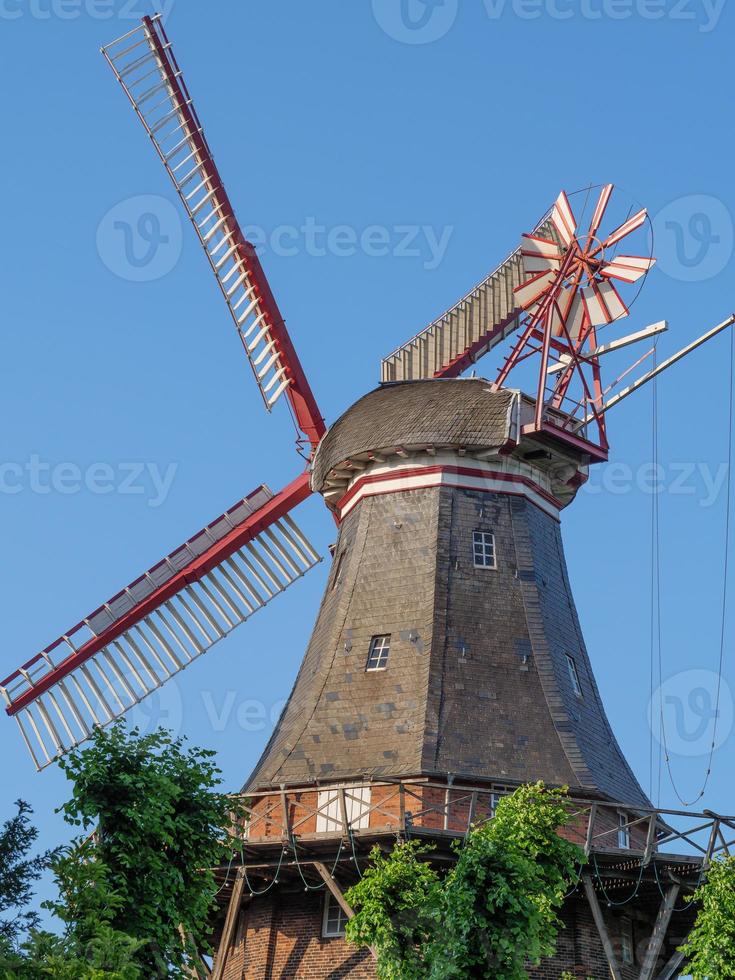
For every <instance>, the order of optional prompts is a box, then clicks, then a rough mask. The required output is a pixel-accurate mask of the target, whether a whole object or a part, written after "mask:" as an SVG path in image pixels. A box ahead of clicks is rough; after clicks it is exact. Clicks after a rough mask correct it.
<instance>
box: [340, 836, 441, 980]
mask: <svg viewBox="0 0 735 980" xmlns="http://www.w3.org/2000/svg"><path fill="white" fill-rule="evenodd" d="M431 850H432V848H431V847H427V846H426V845H422V844H420V843H418V842H417V841H409V842H406V843H402V844H397V845H396V847H395V848H394V849H393V851H391V852H390V853H389V854H387V855H386V854H384V853H383V852H382V851H381V850H380V848H379V847H377V846H376V847H374V848H373V850H372V852H371V855H370V856H371V859H372V863H371V865H370V866H369V867H368V869H367V870H366V871H365V874H364V875H363V877H362V880H361V881H360V882H359V884H357V885H355V886H354V887H353V888H351V889H350V890H349V891H348V892H347V896H346V897H347V901H348V902H350V903H352V904H354V905H355V907H356V908H358V909H359V912H358V914H357V915H356V916H355V917H354V918H353V919H351V920H350V921H349V922H348V923H347V938H348V939H349V940H350V942H353V943H355V944H357V945H358V946H372V947H374V949H375V950H376V951H377V953H378V974H379V976H380V977H381V978H382V980H414V978H415V980H420V978H423V977H426V976H427V969H428V966H427V953H428V950H429V947H430V945H431V941H432V939H433V937H434V935H435V933H436V924H437V921H438V917H439V914H440V908H441V885H440V882H439V876H438V875H437V873H436V872H435V871H434V869H433V868H432V867H431V865H429V864H428V863H426V862H425V861H423V860H421V858H422V856H423V855H426V854H428V853H429V852H430V851H431Z"/></svg>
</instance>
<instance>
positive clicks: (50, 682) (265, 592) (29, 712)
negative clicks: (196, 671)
mask: <svg viewBox="0 0 735 980" xmlns="http://www.w3.org/2000/svg"><path fill="white" fill-rule="evenodd" d="M310 492H311V491H310V489H309V480H308V474H307V473H304V474H303V475H302V476H300V477H299V478H298V479H297V480H295V481H294V482H293V483H291V484H290V485H289V486H287V487H286V488H285V489H284V490H282V491H281V492H280V493H279V494H276V495H275V496H274V495H273V494H272V493H271V491H270V490H269V489H268V488H267V487H265V486H261V487H259V488H258V489H257V490H255V491H254V492H253V493H252V494H250V495H249V496H248V497H246V498H245V499H244V500H241V501H239V503H237V504H236V505H235V506H234V507H232V508H231V509H230V510H228V511H227V512H226V513H225V514H222V515H221V516H220V517H218V518H217V520H216V521H214V522H213V523H212V524H209V525H207V527H205V528H203V529H202V530H201V531H199V533H198V534H196V535H194V537H193V538H190V539H189V540H188V541H187V542H186V543H185V544H183V545H181V547H180V548H177V549H176V551H174V552H172V553H171V554H170V555H168V556H167V557H166V558H164V559H163V560H162V561H160V562H158V564H156V565H154V566H153V568H151V569H149V570H148V571H147V572H144V574H143V575H141V576H140V577H139V578H137V579H136V580H135V582H132V583H131V584H130V585H128V586H127V587H126V588H124V589H123V590H122V591H121V592H118V594H117V595H116V596H114V597H113V598H112V599H110V600H109V601H108V602H106V603H104V604H103V605H102V606H100V607H99V609H96V610H95V611H94V612H93V613H91V614H90V615H89V616H87V617H86V618H85V619H83V620H82V621H81V623H78V624H77V625H76V626H75V627H74V628H73V629H71V630H69V631H68V632H66V633H64V635H63V636H61V637H60V638H59V639H58V640H56V641H55V642H54V643H52V644H51V645H50V646H48V647H46V649H45V650H43V651H42V652H41V653H39V654H38V655H37V656H35V657H33V658H32V659H31V660H29V661H28V662H27V663H25V664H24V665H23V666H22V667H21V668H20V669H19V670H17V671H15V672H14V673H13V674H11V675H10V677H8V678H6V679H5V680H4V681H2V683H1V684H0V693H1V694H2V695H3V696H4V698H5V701H6V704H7V707H6V711H7V713H8V714H9V715H11V716H14V717H15V719H16V721H17V722H18V726H19V728H20V731H21V734H22V736H23V739H24V741H25V743H26V746H27V747H28V750H29V752H30V754H31V757H32V758H33V761H34V762H35V764H36V767H37V768H38V769H41V768H43V767H44V766H46V765H48V764H49V763H51V762H53V761H54V760H55V759H57V758H59V757H60V756H61V755H63V754H64V753H65V752H67V751H69V749H71V748H72V747H73V746H75V745H78V744H80V743H81V742H83V741H84V740H85V739H86V738H88V737H89V736H90V735H91V733H92V731H93V730H94V728H95V727H98V726H100V725H106V724H109V723H110V722H111V721H113V720H114V719H115V718H118V717H119V716H120V715H122V714H124V712H125V711H127V710H128V709H129V708H131V707H133V706H134V705H135V704H137V703H138V702H139V701H141V700H142V699H143V698H144V697H146V695H148V694H150V693H151V692H152V691H154V690H156V689H157V688H158V687H160V686H161V685H162V684H164V683H165V682H166V681H167V680H169V678H171V677H172V676H173V675H174V674H177V673H179V671H181V670H183V669H184V668H185V667H187V666H188V665H189V664H190V663H192V661H194V660H196V659H197V657H199V656H201V655H202V654H203V653H206V652H207V650H209V649H210V648H211V647H213V646H214V644H215V643H217V642H218V641H219V640H221V639H222V638H223V637H225V636H227V634H228V633H230V632H231V631H232V630H233V629H235V627H236V626H239V625H240V624H241V623H243V622H245V620H246V619H248V618H249V617H250V616H251V615H252V614H253V613H254V612H257V611H258V609H262V607H263V606H265V605H266V604H267V603H268V602H270V600H271V599H273V598H274V597H275V596H276V595H277V594H278V593H279V592H283V591H284V589H286V588H288V586H289V585H291V584H293V582H295V581H296V580H297V579H298V578H300V577H301V576H302V575H304V574H305V573H306V572H307V571H309V569H311V568H313V567H314V566H315V565H316V564H317V563H318V562H319V561H320V560H321V559H320V558H319V555H318V554H317V553H316V551H315V550H314V549H313V547H312V546H311V544H310V543H309V542H308V540H307V539H306V537H305V536H304V534H303V533H302V532H301V531H300V530H299V528H298V527H297V525H296V524H295V523H294V521H293V520H292V519H291V517H290V516H289V512H290V511H291V510H292V509H293V508H294V507H295V506H297V504H299V503H301V501H302V500H304V499H305V498H306V497H308V496H309V494H310Z"/></svg>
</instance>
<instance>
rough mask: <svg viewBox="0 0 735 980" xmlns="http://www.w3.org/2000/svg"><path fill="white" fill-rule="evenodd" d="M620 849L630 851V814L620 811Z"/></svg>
mask: <svg viewBox="0 0 735 980" xmlns="http://www.w3.org/2000/svg"><path fill="white" fill-rule="evenodd" d="M618 847H620V848H621V849H622V850H625V851H629V850H630V827H629V826H628V814H627V813H623V812H622V811H620V812H619V813H618Z"/></svg>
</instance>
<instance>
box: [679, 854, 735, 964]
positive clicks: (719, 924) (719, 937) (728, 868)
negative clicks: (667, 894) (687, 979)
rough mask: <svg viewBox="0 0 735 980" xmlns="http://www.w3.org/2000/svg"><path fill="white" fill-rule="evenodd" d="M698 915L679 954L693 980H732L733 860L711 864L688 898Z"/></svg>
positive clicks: (734, 926)
mask: <svg viewBox="0 0 735 980" xmlns="http://www.w3.org/2000/svg"><path fill="white" fill-rule="evenodd" d="M692 901H694V902H697V903H698V904H699V912H698V913H697V919H696V922H695V924H694V929H693V930H692V932H691V934H690V936H689V939H688V940H687V942H686V944H685V945H684V946H682V948H681V951H682V952H683V953H684V955H685V956H686V960H687V964H688V969H689V972H690V973H691V975H692V977H693V978H694V980H732V977H735V857H728V858H725V859H722V860H717V861H714V862H713V863H712V865H711V866H710V868H709V870H708V872H707V880H706V881H705V882H704V883H703V884H702V885H700V886H699V888H698V889H697V890H696V891H695V893H694V895H693V896H692Z"/></svg>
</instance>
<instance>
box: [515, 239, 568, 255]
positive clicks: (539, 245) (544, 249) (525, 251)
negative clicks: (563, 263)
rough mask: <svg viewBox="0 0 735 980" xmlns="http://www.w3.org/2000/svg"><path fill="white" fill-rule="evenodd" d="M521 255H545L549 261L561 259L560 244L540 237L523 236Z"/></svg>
mask: <svg viewBox="0 0 735 980" xmlns="http://www.w3.org/2000/svg"><path fill="white" fill-rule="evenodd" d="M521 255H529V256H530V255H543V256H545V257H546V258H549V259H561V249H560V248H559V243H558V242H554V241H552V240H551V239H550V238H542V237H541V236H540V235H522V236H521Z"/></svg>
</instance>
